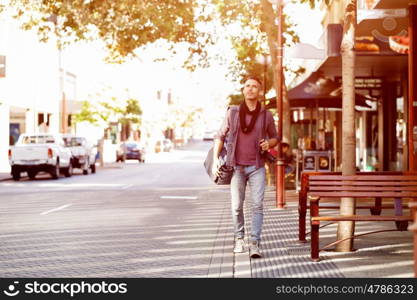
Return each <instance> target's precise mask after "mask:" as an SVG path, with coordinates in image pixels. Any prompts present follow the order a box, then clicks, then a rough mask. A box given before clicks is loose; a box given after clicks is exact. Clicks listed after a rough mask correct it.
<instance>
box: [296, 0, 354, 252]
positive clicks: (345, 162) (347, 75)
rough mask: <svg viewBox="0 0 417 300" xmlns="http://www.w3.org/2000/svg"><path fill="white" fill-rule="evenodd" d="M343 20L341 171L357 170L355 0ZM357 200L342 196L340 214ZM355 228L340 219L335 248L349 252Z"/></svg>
mask: <svg viewBox="0 0 417 300" xmlns="http://www.w3.org/2000/svg"><path fill="white" fill-rule="evenodd" d="M301 1H302V2H307V1H308V2H310V5H312V6H313V7H314V5H315V3H316V2H319V1H325V2H326V4H328V2H329V1H328V0H301ZM345 2H346V3H347V5H346V7H345V17H344V23H343V39H342V44H341V54H342V83H343V84H342V88H343V115H342V119H343V125H342V131H343V146H342V174H343V175H354V174H356V157H355V154H356V138H355V31H356V0H347V1H345ZM355 208H356V203H355V199H354V198H342V200H341V205H340V214H341V215H353V214H354V213H355ZM354 232H355V224H354V223H353V222H349V221H344V222H339V225H338V228H337V239H338V240H342V239H347V240H346V241H343V242H341V243H339V244H338V245H337V246H336V251H340V252H348V251H352V249H353V239H348V238H349V237H351V236H352V235H353V234H354Z"/></svg>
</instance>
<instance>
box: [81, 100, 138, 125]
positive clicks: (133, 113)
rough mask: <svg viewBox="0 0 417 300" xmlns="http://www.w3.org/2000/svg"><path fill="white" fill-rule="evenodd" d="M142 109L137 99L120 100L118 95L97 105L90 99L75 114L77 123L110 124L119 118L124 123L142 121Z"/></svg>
mask: <svg viewBox="0 0 417 300" xmlns="http://www.w3.org/2000/svg"><path fill="white" fill-rule="evenodd" d="M141 115H142V109H141V107H140V105H139V101H138V100H137V99H133V98H128V99H126V100H122V101H120V100H119V99H118V98H117V97H110V98H109V99H107V100H102V101H99V102H98V103H97V104H96V105H93V104H91V102H90V101H84V102H83V103H82V107H81V111H80V112H79V113H78V114H76V115H75V116H74V120H75V122H76V123H79V122H89V123H91V124H99V123H100V122H103V123H105V124H108V123H109V122H110V121H111V120H117V121H118V122H120V123H121V124H123V125H126V124H138V125H140V123H141Z"/></svg>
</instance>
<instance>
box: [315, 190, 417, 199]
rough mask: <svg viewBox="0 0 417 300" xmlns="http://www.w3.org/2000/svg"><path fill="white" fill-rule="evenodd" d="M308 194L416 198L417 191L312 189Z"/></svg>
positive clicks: (335, 196)
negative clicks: (333, 190)
mask: <svg viewBox="0 0 417 300" xmlns="http://www.w3.org/2000/svg"><path fill="white" fill-rule="evenodd" d="M308 195H309V196H320V197H332V198H340V197H345V198H349V197H352V198H356V197H358V198H374V197H381V198H417V192H391V191H387V192H356V191H335V192H325V191H314V192H309V193H308Z"/></svg>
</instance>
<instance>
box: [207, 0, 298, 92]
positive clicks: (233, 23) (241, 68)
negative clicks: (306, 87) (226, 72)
mask: <svg viewBox="0 0 417 300" xmlns="http://www.w3.org/2000/svg"><path fill="white" fill-rule="evenodd" d="M212 1H213V3H214V4H215V5H216V7H217V12H218V17H219V18H220V20H221V23H222V25H223V26H225V27H226V28H231V30H227V33H228V35H229V37H230V40H231V42H232V45H233V47H234V49H235V50H236V57H237V61H236V62H235V63H234V64H233V65H232V68H231V73H232V75H233V77H234V78H238V77H242V76H241V75H243V74H244V73H252V74H256V75H258V76H259V77H260V78H263V77H264V74H265V73H266V74H267V76H266V77H267V80H266V82H265V85H266V91H268V90H269V89H270V88H271V87H272V86H273V83H274V82H275V80H274V75H273V72H274V70H273V67H272V66H275V64H276V54H277V42H278V41H277V37H278V28H277V26H276V20H277V17H278V16H277V13H276V11H275V9H274V7H273V6H272V4H271V3H270V2H269V1H268V0H212ZM236 28H242V30H240V31H239V30H236ZM283 32H284V34H283V37H284V44H285V45H287V46H288V45H291V44H293V43H297V42H299V38H298V36H297V34H296V32H295V31H294V26H293V23H292V22H291V19H290V17H289V16H286V15H284V24H283ZM265 55H267V56H269V57H270V63H268V69H267V71H266V72H265V69H264V68H265V61H264V62H262V61H261V60H262V57H263V56H265Z"/></svg>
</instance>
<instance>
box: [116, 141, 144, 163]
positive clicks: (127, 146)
mask: <svg viewBox="0 0 417 300" xmlns="http://www.w3.org/2000/svg"><path fill="white" fill-rule="evenodd" d="M126 159H137V160H138V161H139V162H145V149H144V148H143V147H142V146H141V144H140V143H138V142H125V143H121V144H120V146H119V149H117V152H116V161H117V162H119V161H125V160H126Z"/></svg>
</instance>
